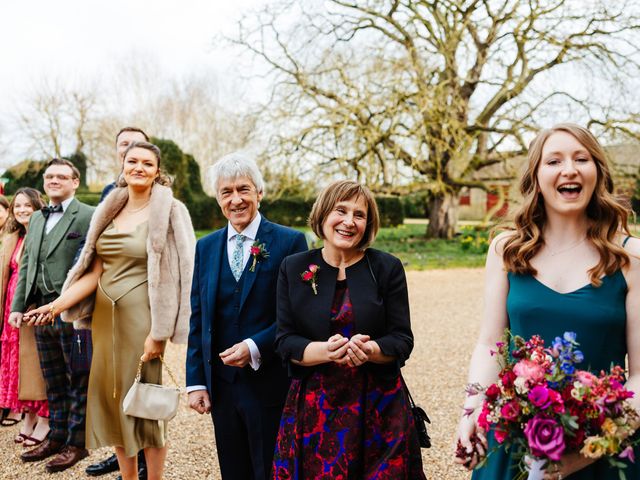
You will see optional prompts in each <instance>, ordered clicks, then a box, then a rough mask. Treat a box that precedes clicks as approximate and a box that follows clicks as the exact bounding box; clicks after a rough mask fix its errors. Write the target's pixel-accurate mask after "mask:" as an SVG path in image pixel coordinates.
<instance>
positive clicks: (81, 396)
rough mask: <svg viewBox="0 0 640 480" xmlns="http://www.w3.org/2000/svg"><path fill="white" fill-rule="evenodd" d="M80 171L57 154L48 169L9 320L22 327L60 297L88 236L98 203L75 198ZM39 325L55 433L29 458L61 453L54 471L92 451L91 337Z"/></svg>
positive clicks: (37, 331)
mask: <svg viewBox="0 0 640 480" xmlns="http://www.w3.org/2000/svg"><path fill="white" fill-rule="evenodd" d="M79 185H80V172H79V171H78V169H77V168H76V167H75V166H74V165H73V164H72V163H71V162H69V161H67V160H59V159H53V160H51V161H50V162H49V163H48V164H47V168H46V169H45V172H44V190H45V192H46V194H47V196H48V197H49V205H48V206H47V207H45V208H43V209H42V211H39V212H34V213H33V215H32V216H31V221H30V223H29V233H28V234H27V236H26V238H25V248H24V254H23V257H22V263H21V266H20V274H19V277H18V285H17V287H16V292H15V295H14V297H13V303H12V305H11V315H10V318H9V323H10V324H11V325H13V326H20V324H21V323H22V315H23V313H24V312H25V311H26V310H27V308H28V306H30V305H34V304H35V305H36V306H41V305H45V304H47V303H49V302H51V301H53V300H55V299H56V298H57V297H58V295H60V291H61V290H62V285H63V283H64V280H65V278H66V276H67V272H68V271H69V269H70V268H71V267H72V266H73V260H74V257H75V255H76V252H77V250H78V246H79V245H80V243H81V242H82V241H83V240H84V238H85V236H86V234H87V230H88V229H89V222H90V221H91V215H92V214H93V208H92V207H90V206H88V205H85V204H83V203H80V202H79V201H78V200H76V199H75V198H74V194H75V191H76V190H77V188H78V186H79ZM34 328H35V336H36V342H37V345H38V356H39V358H40V366H41V367H42V373H43V375H44V379H45V385H46V388H47V401H48V402H49V413H50V417H49V426H50V428H51V431H50V433H49V437H48V438H47V439H46V440H45V441H44V442H43V443H41V444H40V445H38V446H37V447H36V448H34V449H32V450H29V451H27V452H24V453H23V454H22V455H21V458H22V460H23V461H25V462H34V461H39V460H42V459H44V458H47V457H50V456H51V455H56V456H55V457H54V458H53V459H51V460H50V461H49V462H48V463H47V464H46V469H47V471H49V472H59V471H62V470H65V469H67V468H69V467H71V466H72V465H74V464H75V463H77V462H78V461H79V460H82V459H83V458H84V457H86V456H87V455H88V452H87V450H86V449H85V448H84V442H85V434H84V431H85V410H86V404H87V385H88V380H89V360H90V359H89V355H90V351H91V349H90V348H91V345H90V343H91V337H90V336H89V335H88V334H87V332H88V331H84V330H83V331H74V329H73V325H71V324H63V323H62V321H61V320H60V318H59V317H58V318H56V319H55V320H54V322H53V324H51V325H38V326H36V327H34Z"/></svg>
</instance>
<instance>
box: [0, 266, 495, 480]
mask: <svg viewBox="0 0 640 480" xmlns="http://www.w3.org/2000/svg"><path fill="white" fill-rule="evenodd" d="M407 276H408V281H409V295H410V299H411V312H412V323H413V331H414V335H415V349H414V351H413V355H412V357H411V359H410V360H409V362H408V363H407V365H406V367H405V368H404V369H403V372H404V375H405V378H406V381H407V383H408V385H409V387H410V388H411V391H412V394H413V397H414V399H415V400H416V402H418V404H420V405H422V406H423V407H425V409H426V410H427V412H428V414H429V416H430V417H431V421H432V425H431V426H430V429H429V431H430V433H431V437H432V440H433V447H432V448H431V449H429V450H422V452H423V461H424V465H425V471H426V474H427V478H428V479H429V480H465V479H468V478H469V475H468V474H467V473H465V472H464V471H463V470H461V469H460V468H459V467H457V466H456V465H455V464H453V462H452V455H451V451H452V442H453V436H454V431H455V427H456V423H457V418H458V415H459V412H460V406H461V404H462V400H463V394H462V389H463V386H464V384H465V383H466V371H467V363H468V361H469V357H470V355H471V349H472V347H473V344H474V342H475V339H476V336H477V333H478V326H479V319H480V313H481V308H482V284H483V274H482V270H481V269H455V270H429V271H422V272H408V274H407ZM184 355H185V348H184V346H178V347H176V346H174V345H170V347H169V348H168V350H167V359H168V361H169V363H170V365H171V366H172V367H173V371H174V373H175V374H177V376H178V378H179V381H182V382H183V383H184V365H183V362H184ZM185 403H186V402H182V404H181V407H180V411H179V413H178V416H177V417H176V418H175V419H174V420H172V421H171V423H170V425H169V442H170V445H169V456H168V460H167V469H166V474H165V478H166V479H175V480H186V479H194V480H200V479H203V480H214V479H219V478H220V474H219V470H218V464H217V460H216V456H215V446H214V440H213V429H212V424H211V419H210V417H208V416H207V417H201V416H199V415H198V414H196V413H193V412H190V411H189V410H188V409H187V407H186V405H185ZM17 432H18V427H17V426H16V427H5V428H0V445H1V446H2V448H0V478H1V479H3V480H13V479H16V480H27V479H29V478H32V479H33V478H38V479H40V478H52V479H56V480H67V479H78V478H90V477H87V476H86V475H85V474H84V469H85V467H86V466H87V465H89V464H91V463H93V462H94V461H97V460H101V459H103V458H104V457H106V456H107V455H109V454H110V453H111V452H110V450H109V449H101V450H97V451H94V452H92V454H91V456H90V457H89V458H87V459H85V460H83V461H82V462H80V463H79V464H78V465H76V466H75V467H73V468H71V469H69V470H67V471H66V472H63V473H57V474H52V475H48V474H47V473H46V472H45V470H44V464H45V463H46V462H44V461H43V462H38V463H34V464H25V463H22V462H21V461H20V459H19V458H18V455H19V452H20V451H21V447H20V446H17V445H15V444H14V443H13V440H12V439H13V437H14V436H15V434H16V433H17ZM116 476H117V475H116V474H110V475H105V476H103V477H99V478H102V479H105V480H111V479H115V478H116Z"/></svg>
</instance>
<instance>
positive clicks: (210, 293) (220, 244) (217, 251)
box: [204, 227, 229, 318]
mask: <svg viewBox="0 0 640 480" xmlns="http://www.w3.org/2000/svg"><path fill="white" fill-rule="evenodd" d="M227 228H229V227H225V228H224V229H223V230H222V231H221V232H220V234H219V235H217V236H216V237H214V238H213V239H212V242H211V250H210V251H208V252H204V253H205V255H211V256H212V257H213V258H212V259H211V269H208V268H206V266H207V264H209V261H207V259H205V261H204V263H205V269H206V270H205V271H206V272H207V295H205V299H206V300H207V301H209V302H211V304H210V305H209V306H208V307H209V309H208V311H209V313H210V314H211V317H210V318H213V317H214V316H215V312H216V299H217V298H218V280H219V277H220V262H222V261H227V257H226V255H225V254H224V246H225V242H226V241H227ZM223 257H224V258H223Z"/></svg>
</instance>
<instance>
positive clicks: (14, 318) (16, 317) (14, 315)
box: [9, 312, 23, 328]
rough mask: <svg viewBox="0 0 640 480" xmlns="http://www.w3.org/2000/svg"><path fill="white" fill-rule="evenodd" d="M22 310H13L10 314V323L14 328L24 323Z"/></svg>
mask: <svg viewBox="0 0 640 480" xmlns="http://www.w3.org/2000/svg"><path fill="white" fill-rule="evenodd" d="M22 317H23V314H22V312H11V313H10V314H9V325H11V326H12V327H14V328H20V326H21V325H22Z"/></svg>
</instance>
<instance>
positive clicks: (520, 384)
mask: <svg viewBox="0 0 640 480" xmlns="http://www.w3.org/2000/svg"><path fill="white" fill-rule="evenodd" d="M513 385H514V386H515V387H516V392H518V393H519V394H520V395H522V394H525V393H527V392H528V391H529V387H527V380H526V379H524V378H522V377H518V378H516V380H515V382H513Z"/></svg>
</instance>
